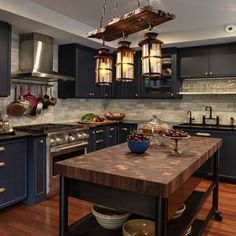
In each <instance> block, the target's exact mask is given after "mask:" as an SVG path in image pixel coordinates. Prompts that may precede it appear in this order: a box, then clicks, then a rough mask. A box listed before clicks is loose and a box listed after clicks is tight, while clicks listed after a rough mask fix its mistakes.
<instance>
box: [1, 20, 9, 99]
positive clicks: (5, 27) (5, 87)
mask: <svg viewBox="0 0 236 236" xmlns="http://www.w3.org/2000/svg"><path fill="white" fill-rule="evenodd" d="M10 78H11V26H10V25H9V24H8V23H5V22H2V21H0V97H6V96H9V95H10Z"/></svg>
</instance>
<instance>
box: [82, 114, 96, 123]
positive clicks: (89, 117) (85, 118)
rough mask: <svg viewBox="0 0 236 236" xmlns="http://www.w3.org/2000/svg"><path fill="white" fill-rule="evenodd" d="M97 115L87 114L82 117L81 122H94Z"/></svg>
mask: <svg viewBox="0 0 236 236" xmlns="http://www.w3.org/2000/svg"><path fill="white" fill-rule="evenodd" d="M96 117H97V115H96V114H94V113H87V114H85V115H83V116H82V117H81V121H83V122H92V121H93V119H94V118H96Z"/></svg>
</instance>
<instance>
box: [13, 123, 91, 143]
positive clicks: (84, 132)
mask: <svg viewBox="0 0 236 236" xmlns="http://www.w3.org/2000/svg"><path fill="white" fill-rule="evenodd" d="M15 129H16V130H21V131H25V132H29V133H38V134H47V137H48V138H47V146H58V145H60V146H61V145H66V144H71V143H74V142H79V141H82V140H87V139H88V137H89V134H88V128H87V127H86V126H83V125H79V124H53V123H46V124H38V125H25V126H18V127H15Z"/></svg>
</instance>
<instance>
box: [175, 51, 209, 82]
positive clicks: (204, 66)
mask: <svg viewBox="0 0 236 236" xmlns="http://www.w3.org/2000/svg"><path fill="white" fill-rule="evenodd" d="M179 62H180V63H179V65H180V77H181V78H197V77H206V76H208V73H209V50H208V48H206V47H194V48H183V49H180V50H179Z"/></svg>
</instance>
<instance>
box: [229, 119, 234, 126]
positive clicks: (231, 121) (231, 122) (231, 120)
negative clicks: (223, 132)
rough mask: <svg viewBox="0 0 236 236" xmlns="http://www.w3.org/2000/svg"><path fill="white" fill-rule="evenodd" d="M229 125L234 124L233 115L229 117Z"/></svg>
mask: <svg viewBox="0 0 236 236" xmlns="http://www.w3.org/2000/svg"><path fill="white" fill-rule="evenodd" d="M230 125H232V126H233V125H234V118H233V117H230Z"/></svg>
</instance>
